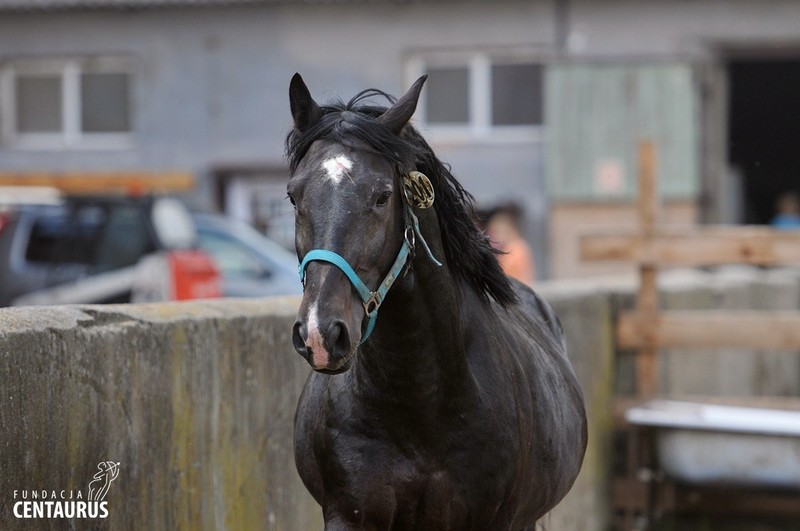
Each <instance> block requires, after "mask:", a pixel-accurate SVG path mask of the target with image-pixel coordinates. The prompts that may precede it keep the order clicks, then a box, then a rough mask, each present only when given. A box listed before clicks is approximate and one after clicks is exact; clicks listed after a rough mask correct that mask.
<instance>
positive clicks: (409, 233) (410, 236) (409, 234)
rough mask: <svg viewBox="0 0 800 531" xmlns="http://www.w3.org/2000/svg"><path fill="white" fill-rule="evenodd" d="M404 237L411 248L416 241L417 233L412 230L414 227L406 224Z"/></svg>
mask: <svg viewBox="0 0 800 531" xmlns="http://www.w3.org/2000/svg"><path fill="white" fill-rule="evenodd" d="M404 237H405V239H406V241H407V242H408V244H409V245H411V247H412V248H413V247H414V245H415V244H416V243H417V233H416V232H415V231H414V227H412V226H410V225H406V230H405V234H404Z"/></svg>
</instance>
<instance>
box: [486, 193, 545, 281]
mask: <svg viewBox="0 0 800 531" xmlns="http://www.w3.org/2000/svg"><path fill="white" fill-rule="evenodd" d="M522 218H523V213H522V207H520V206H519V205H518V204H517V203H506V204H502V205H499V206H497V207H495V208H494V209H492V210H491V211H489V213H488V215H487V216H486V225H485V226H486V233H487V235H488V236H489V239H490V240H491V242H492V245H493V246H494V247H495V248H496V249H498V250H500V251H502V254H499V255H498V256H497V259H498V261H499V262H500V265H501V266H502V268H503V271H504V272H505V274H506V275H508V276H510V277H513V278H516V279H517V280H519V281H521V282H523V283H525V284H528V285H530V284H533V282H534V281H535V280H536V271H535V266H534V262H533V251H532V250H531V246H530V245H528V242H527V241H525V238H523V236H522V231H521V229H520V227H521V224H522Z"/></svg>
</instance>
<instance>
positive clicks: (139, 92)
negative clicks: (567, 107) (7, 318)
mask: <svg viewBox="0 0 800 531" xmlns="http://www.w3.org/2000/svg"><path fill="white" fill-rule="evenodd" d="M798 42H800V4H799V3H797V2H793V1H791V0H769V1H767V2H764V1H759V0H732V1H727V2H718V1H714V0H701V1H694V2H677V1H671V0H647V1H633V0H604V1H602V2H597V1H594V0H552V1H551V0H532V1H519V0H501V1H493V2H488V1H478V0H472V1H462V2H456V1H441V2H412V3H406V2H341V3H339V2H335V3H315V2H275V3H264V4H261V5H251V6H239V7H201V6H194V7H173V8H151V9H136V10H127V11H125V10H114V9H83V10H77V9H73V10H56V11H33V12H14V11H0V61H4V60H9V59H19V58H25V57H54V56H56V57H58V56H63V57H85V56H91V55H100V56H105V55H123V56H130V57H132V58H133V59H135V63H136V68H137V71H136V72H135V77H134V87H133V100H134V107H133V112H134V137H135V138H134V140H135V141H134V144H133V146H132V147H131V148H130V149H122V150H110V149H108V150H90V149H71V150H49V151H42V150H35V151H32V150H27V151H26V150H18V149H11V148H9V147H8V146H2V145H0V171H9V170H12V171H16V170H20V171H41V170H71V171H75V170H124V169H150V170H158V169H181V170H190V171H193V172H195V174H196V175H198V176H199V177H200V178H201V179H200V182H201V186H200V189H199V192H198V194H197V200H198V201H199V202H200V203H201V204H209V203H210V202H211V198H212V187H211V183H210V181H209V179H207V177H208V176H209V174H210V172H211V169H212V168H215V167H221V166H231V165H234V166H235V165H240V164H250V165H259V166H265V167H271V168H273V170H275V169H276V170H277V173H278V174H280V172H281V171H282V169H283V168H284V167H285V165H284V161H283V139H284V136H285V133H286V132H287V130H288V128H289V127H290V119H289V112H288V102H287V86H288V80H289V78H290V77H291V75H292V74H293V73H294V72H296V71H298V72H301V73H302V74H303V76H304V77H305V79H306V81H307V83H308V84H309V86H310V87H311V89H312V92H313V93H314V95H315V96H316V97H318V98H319V99H320V100H325V99H327V97H328V96H336V95H341V96H342V97H343V98H345V99H347V98H349V97H350V96H351V95H353V94H355V93H356V92H357V91H359V90H361V89H363V88H366V87H372V86H374V87H379V88H383V89H385V90H387V91H389V92H391V93H395V94H397V93H400V92H401V91H402V90H403V89H404V88H406V87H407V86H408V85H409V84H410V83H411V81H413V80H412V79H409V77H410V75H409V73H408V64H409V59H410V58H412V57H413V56H414V54H415V53H417V52H429V51H441V50H461V51H479V52H480V51H492V50H495V51H496V50H498V49H500V50H508V49H524V50H527V51H528V52H530V53H532V54H533V55H534V56H537V57H541V59H542V60H543V61H545V62H548V61H552V60H557V61H559V62H563V61H571V60H579V61H587V60H593V59H599V60H604V61H609V60H610V61H620V62H625V61H627V60H630V59H631V58H637V59H639V60H641V59H642V58H644V59H645V60H647V59H656V60H663V59H665V58H668V59H672V60H677V61H687V62H690V63H692V64H695V65H696V64H701V65H712V66H713V65H714V64H715V63H716V62H718V61H719V58H720V57H721V56H724V55H725V54H727V53H732V52H731V50H732V49H733V50H739V49H748V50H752V49H761V50H764V49H769V50H772V51H774V50H775V49H776V48H777V49H784V48H792V46H794V47H795V48H794V49H800V48H799V47H797V43H798ZM715 75H716V76H719V75H724V73H722V72H716V73H715ZM709 86H711V87H714V90H716V91H724V88H725V87H724V83H719V82H715V81H714V80H712V81H711V84H710V85H709ZM545 98H547V95H545ZM714 102H715V103H713V105H714V106H715V108H717V109H724V94H723V95H721V96H719V95H717V96H715V97H714ZM708 104H709V102H708V101H702V102H700V107H701V112H705V110H706V109H707V108H708V106H709V105H708ZM721 112H724V111H721ZM723 122H724V117H722V116H721V115H720V113H719V112H717V113H716V114H714V113H712V115H711V116H705V115H704V117H703V118H702V123H701V124H700V127H701V129H702V131H701V134H699V135H698V138H699V141H700V142H701V143H702V144H703V146H704V147H703V148H702V150H701V151H702V152H701V155H700V157H701V165H702V167H701V173H702V174H703V176H704V177H703V178H704V179H711V181H714V179H716V181H714V182H721V180H722V177H720V176H721V175H723V174H724V172H725V168H724V167H723V166H724V158H725V148H724V145H720V144H721V143H722V142H723V138H724V134H725V130H724V123H723ZM543 133H544V134H542V135H541V136H540V137H539V139H538V140H531V141H524V142H513V143H506V142H500V141H492V140H488V141H487V140H480V139H470V138H467V139H462V140H460V141H456V142H454V141H451V140H447V141H444V140H441V139H438V138H437V137H436V136H435V135H430V134H429V135H428V137H429V140H430V141H431V143H432V145H433V146H434V148H435V149H436V150H437V153H438V154H439V155H440V157H441V158H442V159H443V160H445V161H446V162H449V163H450V164H451V165H452V167H453V169H454V173H455V174H456V176H457V177H459V179H460V180H461V181H462V182H463V183H464V184H465V186H466V187H467V188H468V189H469V190H471V191H473V192H474V193H475V195H476V196H477V197H478V199H479V200H480V201H482V202H484V203H491V202H493V201H496V200H500V199H504V198H507V197H510V196H513V197H515V198H517V199H519V200H521V202H522V203H523V204H524V206H525V207H527V214H528V226H527V227H526V228H527V233H528V237H529V239H531V241H532V243H533V244H534V252H535V255H536V258H537V265H538V267H539V271H540V273H545V274H546V271H545V264H546V262H547V260H546V253H547V242H546V223H547V197H546V192H545V189H544V185H543V176H542V174H543V172H544V171H546V169H545V165H544V162H543V155H542V153H543V142H544V141H545V139H546V136H547V128H546V126H545V128H544V132H543ZM709 160H710V161H711V162H709ZM714 173H716V174H717V177H713V176H712V177H708V176H709V175H711V174H714Z"/></svg>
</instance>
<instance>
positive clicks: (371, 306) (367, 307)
mask: <svg viewBox="0 0 800 531" xmlns="http://www.w3.org/2000/svg"><path fill="white" fill-rule="evenodd" d="M363 304H364V312H365V313H366V314H367V317H372V314H373V313H375V312H377V311H378V308H380V305H381V303H380V302H379V301H378V294H377V293H373V294H372V296H371V297H370V298H369V299H367V300H366V301H364V302H363Z"/></svg>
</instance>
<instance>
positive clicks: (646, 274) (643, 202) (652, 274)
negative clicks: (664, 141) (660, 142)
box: [636, 142, 659, 397]
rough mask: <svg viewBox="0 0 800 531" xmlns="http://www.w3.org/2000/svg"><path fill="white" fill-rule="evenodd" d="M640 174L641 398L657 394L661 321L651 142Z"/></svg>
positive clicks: (644, 148) (641, 152)
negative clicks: (658, 322)
mask: <svg viewBox="0 0 800 531" xmlns="http://www.w3.org/2000/svg"><path fill="white" fill-rule="evenodd" d="M638 156H639V161H638V174H639V201H638V213H639V227H640V230H641V234H642V238H643V240H644V247H645V252H644V255H645V259H644V260H643V261H642V262H641V264H640V265H639V269H640V279H641V284H640V285H639V292H638V294H637V297H636V306H637V310H638V312H639V314H640V315H641V316H642V317H643V319H642V322H641V326H642V327H643V330H642V337H643V338H644V345H643V346H642V347H641V348H640V349H639V352H638V353H637V356H636V387H637V391H638V394H639V395H640V396H642V397H651V396H653V395H655V394H656V393H657V392H658V375H659V366H658V356H657V346H656V337H655V332H656V326H655V325H656V319H658V286H657V278H656V277H657V264H656V262H655V260H654V259H653V253H652V251H651V246H652V241H653V237H654V236H655V228H656V219H657V217H658V189H657V184H656V183H657V180H656V155H655V147H654V146H653V143H652V142H641V143H640V144H639V149H638Z"/></svg>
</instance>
